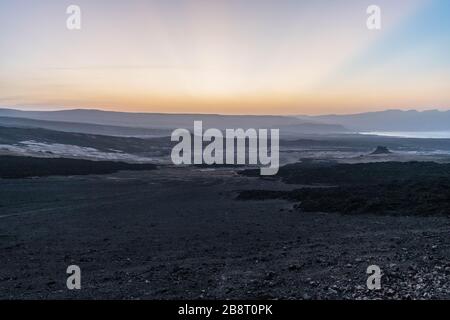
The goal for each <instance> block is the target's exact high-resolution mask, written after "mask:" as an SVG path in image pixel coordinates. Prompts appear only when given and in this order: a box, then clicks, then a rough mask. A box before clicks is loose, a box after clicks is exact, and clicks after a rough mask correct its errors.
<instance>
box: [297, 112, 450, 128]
mask: <svg viewBox="0 0 450 320" xmlns="http://www.w3.org/2000/svg"><path fill="white" fill-rule="evenodd" d="M299 118H301V119H302V120H304V121H316V122H318V123H332V124H338V125H342V126H344V127H346V128H348V129H351V130H355V131H448V130H450V111H438V110H428V111H416V110H409V111H401V110H386V111H380V112H368V113H359V114H350V115H323V116H300V117H299Z"/></svg>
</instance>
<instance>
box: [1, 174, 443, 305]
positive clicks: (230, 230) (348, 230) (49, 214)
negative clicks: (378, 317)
mask: <svg viewBox="0 0 450 320" xmlns="http://www.w3.org/2000/svg"><path fill="white" fill-rule="evenodd" d="M296 187H298V186H296V185H286V184H283V183H282V182H279V181H273V180H266V179H260V178H251V177H244V176H239V175H236V174H235V173H234V172H233V171H232V170H230V169H225V168H224V169H218V170H210V169H201V168H170V167H163V168H161V169H160V170H156V171H143V172H120V173H116V174H111V175H103V176H82V177H49V178H39V179H17V180H0V194H1V197H0V260H1V268H0V298H3V299H41V298H43V299H53V298H63V299H79V298H88V299H112V298H114V299H116V298H118V299H235V298H238V299H380V298H382V299H448V298H450V282H449V281H448V279H449V277H450V261H449V260H448V258H449V257H450V238H449V237H448V231H449V229H450V219H449V218H447V217H445V216H440V217H438V216H431V217H417V216H414V217H413V216H395V217H394V216H387V215H384V216H375V215H341V214H326V213H301V212H298V211H296V210H293V204H292V203H290V202H286V201H282V200H269V201H238V200H236V196H237V194H238V191H240V190H245V189H249V190H253V189H269V188H270V189H271V190H290V189H292V188H296ZM71 264H76V265H79V266H80V267H81V270H82V289H81V290H79V291H69V290H68V289H67V288H66V276H67V275H66V268H67V266H69V265H71ZM369 265H378V266H379V267H380V268H381V270H382V273H383V276H382V279H381V286H382V287H381V290H379V291H370V290H368V289H367V286H366V280H367V277H368V275H367V274H366V270H367V267H368V266H369Z"/></svg>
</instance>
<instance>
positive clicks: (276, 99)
mask: <svg viewBox="0 0 450 320" xmlns="http://www.w3.org/2000/svg"><path fill="white" fill-rule="evenodd" d="M71 4H76V5H79V6H80V7H81V10H82V28H81V30H77V31H70V30H68V29H67V28H66V19H67V17H68V15H67V14H66V8H67V7H68V6H69V5H71ZM371 4H376V5H378V6H380V7H381V10H382V29H381V30H380V31H373V30H368V29H367V27H366V20H367V16H368V15H367V13H366V9H367V7H368V6H369V5H371ZM449 53H450V1H448V0H397V1H393V0H371V1H365V0H354V1H353V0H327V1H325V0H314V1H300V0H270V1H269V0H153V1H150V0H128V1H125V0H120V1H119V0H71V1H65V0H39V1H36V0H1V1H0V106H5V107H21V108H27V109H62V108H74V107H77V108H78V107H83V108H102V109H109V110H125V111H149V112H202V113H205V112H207V113H233V114H321V113H349V112H359V111H368V110H381V109H387V108H401V109H412V108H417V109H430V108H439V109H450V58H449V56H450V55H449Z"/></svg>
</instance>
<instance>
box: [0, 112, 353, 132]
mask: <svg viewBox="0 0 450 320" xmlns="http://www.w3.org/2000/svg"><path fill="white" fill-rule="evenodd" d="M197 120H201V121H203V126H204V128H217V129H221V130H224V129H227V128H243V129H247V128H256V129H258V128H280V129H282V130H281V131H282V134H285V135H296V134H302V133H303V134H305V133H306V134H320V133H342V132H347V131H348V130H347V129H346V128H344V126H341V125H335V124H322V123H317V122H314V121H312V122H311V121H304V120H301V119H298V118H296V117H287V116H247V115H245V116H228V115H206V114H160V113H129V112H112V111H101V110H85V109H76V110H63V111H21V110H14V109H0V126H1V125H3V126H20V127H33V128H45V129H52V130H59V131H69V132H83V133H95V134H102V131H104V134H108V135H110V134H111V135H133V132H134V133H135V134H138V135H145V134H146V133H145V132H141V131H139V130H137V129H151V130H160V131H159V132H158V131H156V133H161V132H167V135H170V132H169V131H168V130H173V129H176V128H187V129H192V127H193V124H194V121H197ZM63 123H64V124H63ZM98 126H107V127H106V128H100V127H98ZM125 128H128V129H125ZM130 128H133V129H130ZM148 134H155V132H154V131H152V132H149V133H148Z"/></svg>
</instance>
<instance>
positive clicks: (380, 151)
mask: <svg viewBox="0 0 450 320" xmlns="http://www.w3.org/2000/svg"><path fill="white" fill-rule="evenodd" d="M391 153H392V152H391V151H390V150H389V149H388V148H387V147H383V146H378V147H377V148H376V149H375V150H374V151H373V152H372V153H371V154H391Z"/></svg>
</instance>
